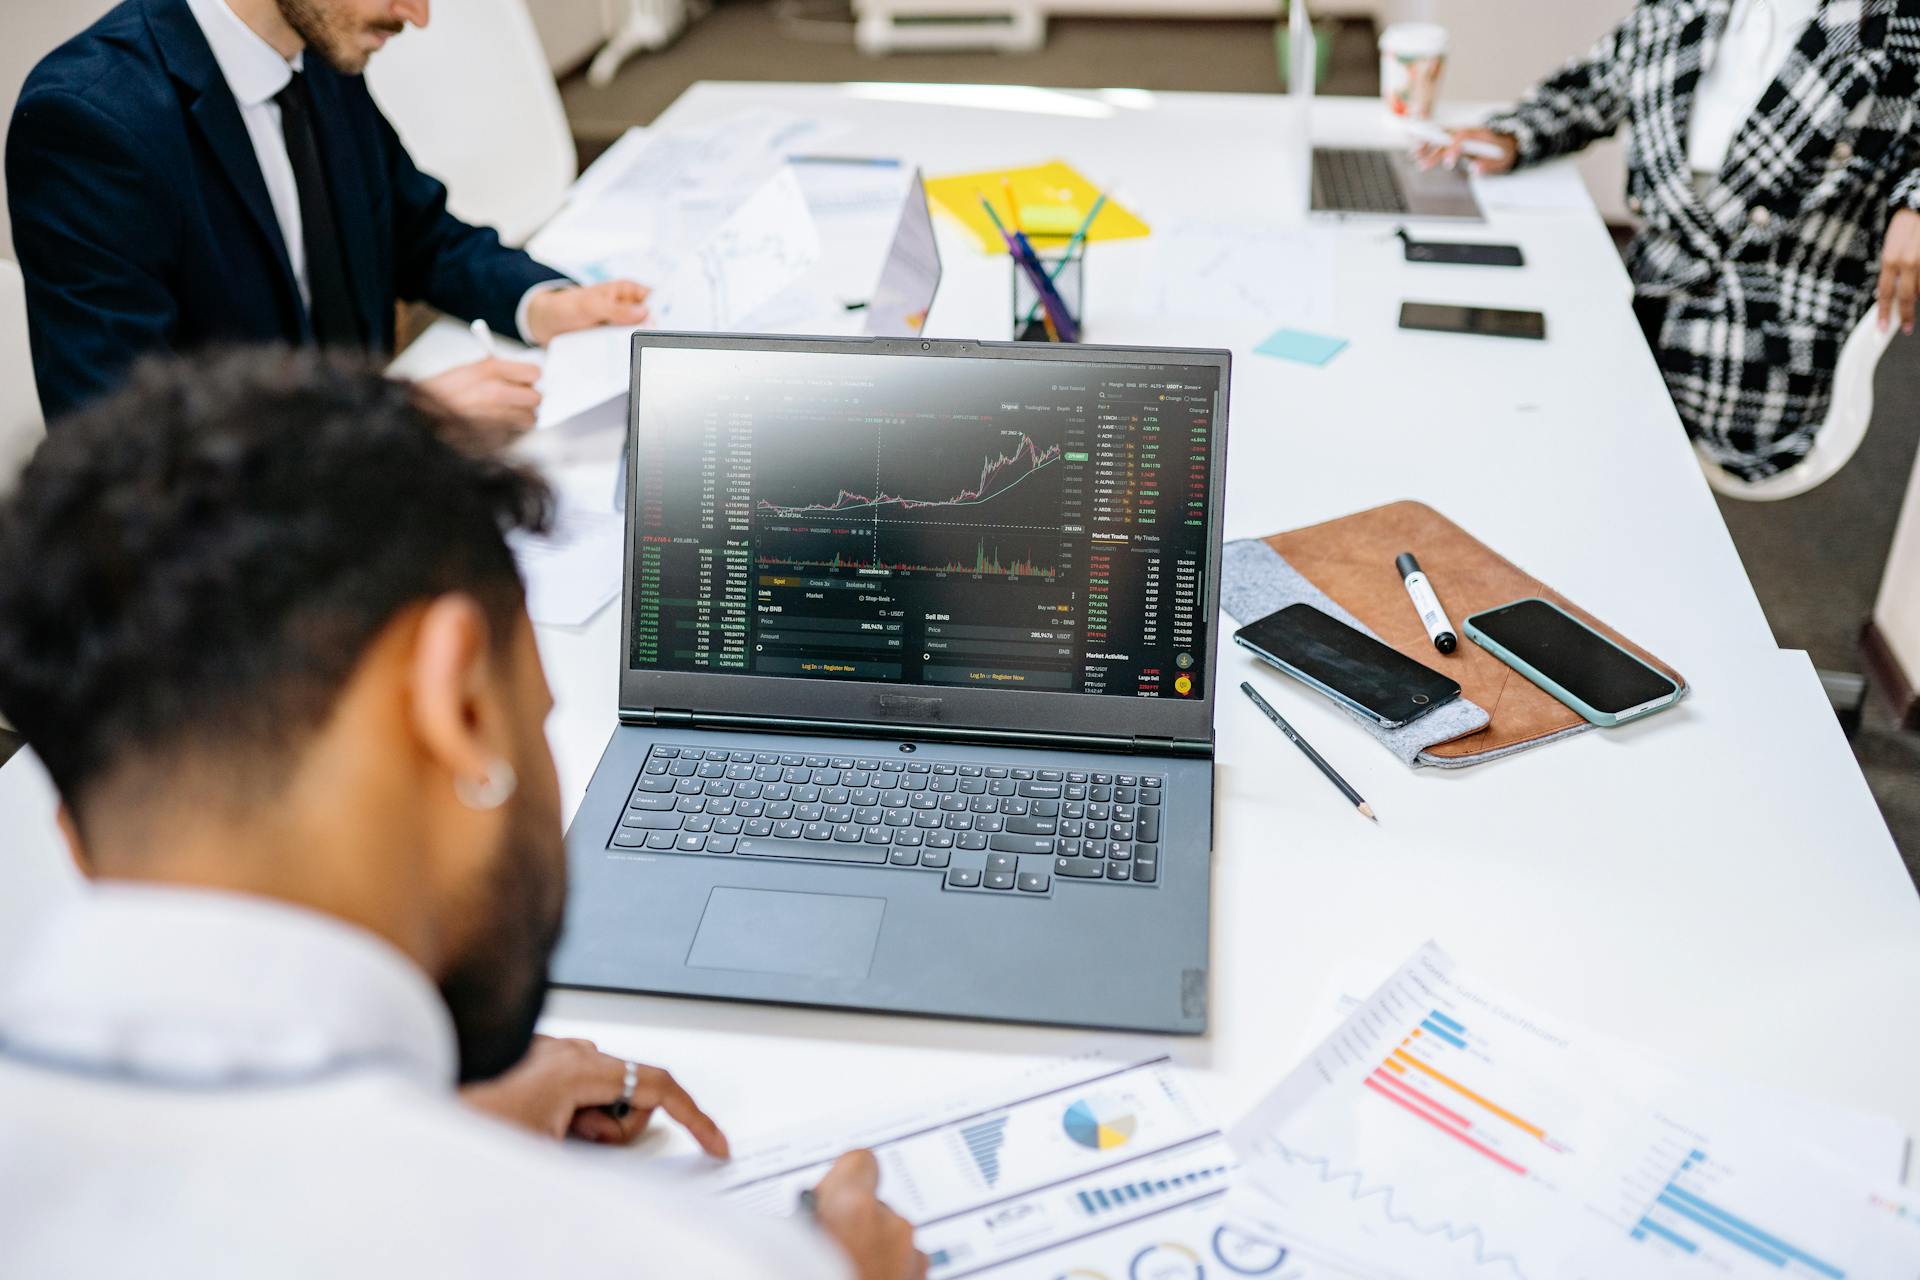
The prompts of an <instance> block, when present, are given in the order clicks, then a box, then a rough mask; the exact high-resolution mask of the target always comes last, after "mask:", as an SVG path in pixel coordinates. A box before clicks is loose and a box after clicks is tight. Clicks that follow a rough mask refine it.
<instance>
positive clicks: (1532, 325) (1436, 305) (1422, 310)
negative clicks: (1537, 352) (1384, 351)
mask: <svg viewBox="0 0 1920 1280" xmlns="http://www.w3.org/2000/svg"><path fill="white" fill-rule="evenodd" d="M1400 327H1401V328H1402V329H1427V330H1431V331H1433V332H1435V333H1466V334H1472V335H1473V336H1474V337H1478V338H1533V339H1535V340H1538V339H1541V338H1545V337H1546V336H1547V318H1546V316H1544V315H1542V314H1541V313H1540V312H1538V311H1508V310H1506V309H1505V308H1503V307H1462V306H1456V305H1454V304H1452V303H1447V302H1403V303H1401V304H1400Z"/></svg>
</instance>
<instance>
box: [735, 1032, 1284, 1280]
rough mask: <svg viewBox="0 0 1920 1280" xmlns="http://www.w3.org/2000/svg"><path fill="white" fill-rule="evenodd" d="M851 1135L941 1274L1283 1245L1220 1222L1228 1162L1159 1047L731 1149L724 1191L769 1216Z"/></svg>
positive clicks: (1023, 1274)
mask: <svg viewBox="0 0 1920 1280" xmlns="http://www.w3.org/2000/svg"><path fill="white" fill-rule="evenodd" d="M850 1144H861V1145H866V1146H868V1147H870V1148H871V1149H872V1150H873V1152H874V1154H875V1156H876V1157H877V1159H878V1160H879V1163H880V1170H881V1175H880V1190H881V1194H882V1195H883V1196H884V1197H885V1198H886V1199H887V1201H888V1203H889V1204H891V1205H892V1206H893V1207H894V1208H895V1209H896V1210H897V1211H899V1212H900V1213H901V1214H902V1215H904V1216H905V1217H907V1218H908V1219H909V1220H910V1221H912V1222H913V1223H914V1225H915V1228H916V1233H915V1236H916V1243H918V1245H919V1247H920V1248H921V1250H923V1251H924V1252H925V1253H926V1254H927V1256H928V1259H929V1274H930V1275H931V1276H933V1277H935V1278H936V1280H958V1278H959V1277H963V1276H977V1275H992V1276H993V1277H995V1280H1056V1278H1057V1277H1060V1276H1082V1277H1084V1276H1104V1277H1108V1278H1109V1280H1118V1277H1122V1276H1125V1277H1129V1278H1130V1280H1131V1278H1133V1277H1138V1280H1173V1278H1174V1277H1193V1278H1194V1280H1199V1277H1202V1276H1205V1275H1218V1274H1221V1273H1222V1272H1221V1270H1220V1269H1221V1268H1224V1269H1225V1271H1224V1274H1227V1275H1265V1274H1269V1273H1270V1272H1276V1271H1277V1269H1278V1268H1279V1266H1280V1263H1281V1260H1282V1259H1283V1258H1284V1257H1285V1250H1284V1249H1283V1248H1277V1247H1275V1246H1273V1245H1271V1244H1266V1243H1262V1242H1259V1241H1254V1240H1250V1239H1247V1238H1245V1237H1243V1236H1242V1235H1240V1234H1239V1233H1237V1232H1234V1231H1232V1230H1230V1229H1229V1228H1227V1226H1226V1225H1225V1224H1224V1222H1223V1220H1222V1218H1221V1206H1222V1203H1223V1201H1224V1198H1225V1194H1226V1190H1227V1187H1228V1185H1229V1182H1230V1180H1231V1177H1232V1172H1233V1162H1232V1159H1231V1157H1230V1156H1229V1154H1228V1152H1227V1148H1226V1142H1225V1139H1224V1138H1223V1137H1222V1136H1221V1134H1220V1131H1219V1130H1218V1129H1216V1128H1215V1127H1214V1126H1213V1125H1212V1124H1211V1122H1209V1121H1208V1120H1207V1119H1206V1118H1205V1116H1204V1115H1203V1114H1202V1113H1201V1112H1200V1111H1199V1110H1198V1109H1197V1108H1196V1107H1195V1106H1194V1104H1193V1103H1192V1102H1191V1101H1190V1100H1189V1099H1188V1097H1187V1095H1186V1093H1185V1088H1184V1086H1183V1085H1182V1083H1181V1081H1180V1078H1179V1076H1178V1075H1177V1074H1176V1073H1175V1072H1174V1070H1173V1068H1172V1064H1171V1063H1170V1062H1169V1061H1168V1060H1167V1059H1165V1058H1149V1059H1145V1060H1132V1061H1124V1060H1123V1061H1116V1060H1114V1059H1111V1058H1106V1057H1094V1058H1090V1059H1087V1060H1082V1061H1078V1062H1073V1061H1069V1062H1066V1063H1061V1064H1056V1065H1053V1066H1050V1067H1048V1068H1044V1069H1042V1070H1039V1071H1037V1072H1035V1073H1034V1074H1033V1075H1032V1076H1030V1077H1026V1078H1023V1079H1022V1080H1019V1081H1015V1082H1009V1084H1007V1085H1005V1086H1002V1087H999V1088H997V1089H993V1090H983V1091H981V1092H980V1093H979V1094H977V1095H975V1096H972V1097H969V1098H964V1099H953V1100H949V1102H948V1104H946V1105H945V1106H943V1107H934V1108H929V1109H927V1110H925V1111H922V1112H911V1113H903V1114H901V1115H899V1116H895V1117H890V1118H887V1117H882V1118H873V1119H869V1120H868V1121H866V1124H865V1127H864V1128H863V1129H861V1130H859V1131H856V1132H852V1133H850V1132H848V1130H847V1129H846V1128H845V1127H844V1126H842V1127H839V1128H837V1129H834V1130H832V1131H827V1130H823V1131H822V1133H821V1134H820V1135H819V1136H818V1137H817V1138H814V1137H803V1138H801V1139H797V1140H789V1141H787V1142H784V1143H777V1144H774V1145H773V1146H772V1147H770V1148H769V1149H768V1150H767V1151H765V1152H750V1153H747V1154H744V1155H736V1157H735V1158H734V1161H733V1165H732V1168H731V1169H730V1170H729V1173H728V1183H729V1188H730V1189H729V1192H728V1194H729V1195H730V1196H732V1197H733V1198H735V1199H736V1200H738V1201H740V1202H741V1203H743V1204H746V1205H749V1206H752V1207H756V1208H759V1209H761V1210H763V1211H766V1212H770V1213H785V1212H791V1209H792V1206H793V1204H794V1200H795V1197H796V1196H797V1194H798V1192H799V1191H800V1190H801V1189H802V1188H804V1187H809V1186H812V1185H813V1184H814V1182H816V1181H818V1179H819V1177H820V1175H821V1173H823V1172H824V1171H825V1169H826V1165H827V1161H828V1160H829V1159H831V1157H832V1156H834V1155H837V1154H838V1153H839V1152H840V1151H841V1150H843V1149H845V1147H847V1146H848V1145H850Z"/></svg>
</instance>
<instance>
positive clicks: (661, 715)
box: [620, 707, 695, 726]
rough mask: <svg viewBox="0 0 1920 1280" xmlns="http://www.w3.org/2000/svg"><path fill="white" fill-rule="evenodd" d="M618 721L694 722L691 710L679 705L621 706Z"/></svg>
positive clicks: (673, 723) (644, 723) (623, 722)
mask: <svg viewBox="0 0 1920 1280" xmlns="http://www.w3.org/2000/svg"><path fill="white" fill-rule="evenodd" d="M620 723H621V724H633V725H659V726H671V725H690V724H693V723H695V720H694V715H693V712H691V711H687V710H684V709H682V708H680V707H622V708H621V709H620Z"/></svg>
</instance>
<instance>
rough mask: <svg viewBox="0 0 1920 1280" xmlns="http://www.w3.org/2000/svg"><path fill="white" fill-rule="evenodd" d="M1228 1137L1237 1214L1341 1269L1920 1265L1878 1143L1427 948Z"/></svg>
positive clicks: (1845, 1271) (1552, 1277) (1812, 1270)
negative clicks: (1668, 1059) (1696, 1070)
mask: <svg viewBox="0 0 1920 1280" xmlns="http://www.w3.org/2000/svg"><path fill="white" fill-rule="evenodd" d="M1854 1132H1855V1133H1858V1132H1859V1130H1858V1129H1857V1128H1855V1130H1854ZM1230 1137H1231V1142H1232V1145H1233V1148H1234V1150H1235V1152H1236V1153H1237V1154H1238V1155H1239V1156H1240V1158H1241V1162H1242V1169H1241V1175H1240V1179H1239V1182H1238V1183H1237V1185H1236V1189H1235V1192H1234V1194H1233V1197H1232V1200H1231V1204H1230V1206H1229V1217H1230V1220H1231V1221H1232V1222H1233V1223H1234V1224H1235V1225H1236V1226H1237V1227H1238V1228H1239V1229H1241V1230H1242V1231H1244V1232H1246V1233H1247V1234H1249V1235H1250V1236H1252V1237H1254V1238H1257V1239H1261V1240H1266V1241H1268V1242H1270V1243H1272V1244H1275V1245H1278V1246H1285V1247H1287V1248H1288V1249H1290V1250H1291V1251H1292V1252H1293V1255H1294V1256H1295V1257H1296V1258H1302V1259H1305V1260H1307V1261H1308V1262H1311V1263H1314V1264H1317V1265H1318V1266H1320V1267H1322V1268H1324V1269H1325V1270H1326V1272H1327V1273H1328V1274H1337V1275H1354V1276H1368V1277H1408V1278H1410V1280H1411V1278H1413V1277H1419V1278H1420V1280H1429V1278H1432V1277H1483V1276H1500V1277H1519V1278H1520V1280H1614V1278H1618V1277H1625V1276H1632V1277H1666V1276H1673V1277H1687V1276H1694V1275H1699V1276H1703V1277H1705V1276H1713V1277H1725V1276H1746V1275H1752V1276H1763V1275H1764V1276H1779V1275H1781V1274H1783V1273H1784V1274H1787V1275H1793V1276H1821V1277H1828V1278H1829V1280H1842V1278H1843V1277H1857V1278H1860V1280H1880V1278H1883V1277H1884V1278H1885V1280H1896V1278H1898V1280H1911V1278H1912V1277H1913V1276H1914V1275H1915V1274H1916V1260H1917V1259H1920V1219H1917V1218H1916V1217H1915V1216H1914V1208H1913V1206H1912V1204H1911V1202H1910V1201H1909V1199H1908V1198H1907V1197H1906V1195H1905V1193H1904V1192H1902V1191H1900V1190H1899V1189H1898V1188H1895V1187H1891V1186H1888V1185H1884V1184H1883V1183H1882V1182H1881V1181H1880V1180H1881V1179H1883V1178H1886V1177H1888V1176H1889V1174H1891V1173H1892V1172H1894V1171H1893V1170H1888V1169H1884V1168H1878V1167H1876V1168H1874V1169H1863V1168H1861V1167H1860V1164H1861V1162H1862V1160H1861V1156H1860V1154H1859V1153H1860V1152H1861V1151H1862V1150H1863V1149H1866V1148H1868V1147H1870V1146H1872V1145H1873V1144H1862V1143H1860V1142H1858V1141H1857V1140H1851V1139H1850V1140H1848V1141H1846V1142H1841V1141H1826V1140H1825V1139H1824V1138H1821V1137H1820V1130H1819V1129H1818V1128H1817V1127H1816V1126H1815V1125H1814V1124H1812V1123H1809V1121H1808V1119H1807V1116H1806V1114H1795V1110H1794V1109H1793V1108H1792V1107H1791V1104H1788V1103H1785V1102H1784V1101H1783V1100H1782V1099H1780V1098H1778V1097H1776V1096H1770V1095H1764V1094H1761V1093H1760V1092H1759V1091H1755V1090H1750V1089H1743V1088H1741V1087H1740V1086H1738V1085H1730V1084H1728V1083H1726V1082H1723V1081H1719V1080H1715V1081H1713V1082H1711V1083H1709V1082H1706V1081H1703V1080H1698V1079H1694V1078H1691V1077H1689V1076H1687V1075H1686V1074H1685V1073H1682V1072H1680V1071H1678V1070H1676V1069H1675V1068H1673V1067H1672V1066H1671V1065H1670V1064H1667V1063H1664V1062H1662V1061H1660V1060H1659V1059H1656V1058H1653V1057H1651V1056H1648V1055H1645V1054H1641V1053H1639V1052H1637V1051H1635V1050H1632V1049H1630V1048H1628V1047H1627V1046H1624V1045H1621V1044H1618V1043H1616V1042H1613V1041H1610V1040H1607V1039H1605V1038H1604V1037H1601V1036H1598V1035H1595V1034H1591V1033H1587V1032H1583V1031H1579V1030H1577V1029H1574V1028H1572V1027H1569V1026H1566V1025H1563V1024H1561V1023H1559V1022H1558V1021H1557V1020H1555V1019H1552V1018H1549V1017H1546V1016H1544V1015H1540V1014H1537V1013H1533V1012H1529V1011H1527V1010H1525V1009H1523V1008H1522V1007H1521V1006H1520V1005H1519V1004H1518V1003H1516V1002H1515V1001H1512V1000H1510V999H1508V998H1505V997H1503V996H1500V995H1498V994H1496V993H1494V992H1492V991H1490V990H1489V989H1487V988H1486V987H1484V986H1481V985H1480V984H1478V983H1476V982H1474V981H1472V980H1470V979H1468V978H1466V977H1465V976H1463V975H1460V974H1458V973H1457V972H1456V971H1455V969H1454V966H1453V964H1452V962H1451V961H1450V960H1448V958H1447V957H1446V956H1445V954H1444V953H1442V952H1441V951H1440V950H1439V949H1438V948H1437V947H1434V946H1432V945H1431V944H1429V945H1428V946H1427V947H1425V948H1423V949H1422V950H1421V951H1420V952H1419V953H1418V954H1416V955H1415V956H1414V957H1413V959H1411V960H1410V961H1408V963H1407V964H1406V965H1405V966H1403V967H1402V968H1401V969H1400V971H1399V972H1398V973H1396V974H1395V975H1394V976H1393V977H1392V978H1391V979H1390V980H1389V981H1388V982H1387V983H1386V984H1385V985H1383V986H1382V987H1381V988H1380V989H1379V990H1378V991H1376V992H1374V994H1373V995H1372V996H1371V997H1370V998H1369V999H1368V1000H1366V1001H1365V1002H1364V1003H1363V1004H1362V1005H1360V1007H1359V1008H1358V1009H1356V1010H1355V1011H1354V1012H1353V1013H1352V1014H1351V1015H1350V1016H1349V1017H1348V1018H1347V1019H1346V1020H1345V1021H1344V1022H1343V1023H1342V1024H1341V1025H1340V1027H1339V1028H1338V1029H1337V1030H1335V1031H1334V1033H1333V1034H1332V1035H1330V1036H1328V1037H1327V1038H1326V1040H1325V1041H1323V1042H1322V1043H1321V1044H1320V1046H1319V1047H1318V1048H1317V1049H1315V1050H1314V1052H1313V1053H1312V1054H1310V1055H1309V1056H1308V1058H1307V1059H1306V1061H1305V1062H1303V1063H1302V1064H1301V1065H1300V1066H1299V1067H1297V1068H1296V1069H1295V1070H1294V1071H1293V1072H1292V1073H1291V1074H1290V1075H1288V1076H1287V1077H1286V1079H1285V1080H1283V1081H1282V1082H1281V1083H1280V1085H1279V1086H1278V1087H1277V1088H1275V1090H1274V1091H1273V1092H1272V1093H1271V1094H1269V1095H1268V1097H1267V1098H1266V1099H1265V1100H1264V1101H1263V1102H1261V1103H1260V1104H1259V1105H1258V1106H1257V1107H1256V1108H1255V1109H1254V1111H1253V1112H1252V1113H1251V1114H1249V1115H1248V1116H1247V1117H1246V1119H1244V1120H1243V1121H1241V1122H1240V1123H1239V1124H1238V1125H1236V1126H1235V1127H1234V1129H1233V1131H1232V1134H1231V1135H1230ZM1880 1146H1881V1147H1882V1149H1883V1150H1884V1149H1885V1147H1886V1144H1880ZM1902 1210H1905V1215H1904V1216H1903V1213H1902Z"/></svg>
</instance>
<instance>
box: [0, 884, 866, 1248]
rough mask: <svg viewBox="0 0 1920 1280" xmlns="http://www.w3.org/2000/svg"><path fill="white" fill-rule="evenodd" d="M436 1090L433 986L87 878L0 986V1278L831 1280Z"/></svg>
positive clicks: (201, 901)
mask: <svg viewBox="0 0 1920 1280" xmlns="http://www.w3.org/2000/svg"><path fill="white" fill-rule="evenodd" d="M454 1074H455V1045H454V1035H453V1026H452V1023H451V1020H450V1019H449V1016H448V1014H447V1010H446V1007H445V1005H444V1004H443V1003H442V1002H441V1000H440V997H439V993H438V992H437V991H436V990H435V989H434V988H433V986H432V985H431V984H430V983H429V982H428V980H427V979H426V977H425V975H424V974H422V973H421V972H420V971H419V970H418V969H417V968H416V967H415V966H414V965H413V964H412V962H411V961H409V960H408V959H407V958H406V957H405V956H404V955H402V954H401V953H400V952H398V951H396V950H395V949H393V948H392V947H390V946H389V945H387V944H386V943H385V942H384V941H382V940H380V939H378V938H376V937H374V936H373V935H371V934H368V933H365V932H363V931H361V930H359V929H357V928H354V927H351V926H349V925H346V924H344V923H342V922H340V921H338V920H335V919H333V918H332V917H328V916H322V915H318V914H315V913H312V912H308V911H304V910H301V909H298V908H295V907H291V906H288V905H285V904H279V903H274V902H271V901H268V900H266V899H260V898H250V897H244V896H240V895H231V894H220V893H211V892H199V891H193V890H183V889H173V888H162V887H151V886H148V887H141V886H131V885H103V886H99V887H94V888H90V889H88V890H87V891H86V892H85V893H84V894H82V895H81V896H80V898H79V899H78V900H77V901H76V902H74V903H73V904H72V905H70V906H69V907H67V908H65V909H63V911H62V912H61V913H60V914H59V915H58V916H57V917H56V918H55V919H54V920H52V921H51V922H49V925H48V927H47V928H46V930H45V931H44V933H43V934H42V936H41V937H40V939H39V940H38V942H37V943H36V944H35V945H34V946H33V948H31V949H30V950H29V952H28V954H27V957H26V960H25V963H24V964H22V965H21V966H20V967H19V969H18V971H17V972H16V973H15V974H14V975H13V976H12V977H11V978H10V979H8V980H6V983H5V985H0V1275H4V1276H22V1277H25V1276H33V1277H36V1280H42V1278H50V1280H57V1278H61V1277H97V1276H131V1275H150V1276H187V1275H191V1276H194V1277H196V1278H200V1277H208V1278H224V1277H233V1278H234V1280H239V1278H241V1277H245V1278H246V1280H258V1278H259V1277H262V1276H273V1277H295V1278H304V1277H315V1278H316V1280H317V1278H318V1277H328V1278H329V1280H333V1278H336V1277H341V1276H352V1277H355V1280H363V1278H370V1280H383V1278H386V1277H393V1278H395V1280H398V1278H400V1277H405V1278H406V1280H418V1278H419V1277H424V1276H459V1277H493V1276H499V1277H513V1280H534V1278H537V1277H546V1276H559V1277H566V1278H567V1280H588V1278H590V1277H599V1276H620V1277H672V1278H673V1280H687V1278H690V1277H707V1276H716V1277H760V1276H765V1277H776V1276H777V1277H781V1278H782V1280H788V1278H792V1280H816V1278H818V1280H826V1278H827V1277H844V1275H845V1274H846V1268H845V1265H844V1263H843V1261H842V1260H841V1258H840V1255H839V1253H838V1251H837V1250H834V1249H833V1248H831V1247H830V1245H829V1244H828V1243H827V1242H826V1241H825V1239H824V1237H822V1236H820V1235H819V1234H818V1233H817V1232H815V1231H814V1230H812V1229H810V1228H806V1227H803V1226H800V1225H797V1224H793V1223H788V1222H781V1221H775V1220H769V1219H761V1218H755V1217H747V1216H742V1215H740V1214H737V1213H735V1212H732V1211H730V1210H729V1209H727V1208H726V1207H725V1206H722V1205H719V1204H716V1203H714V1202H712V1201H710V1200H705V1199H701V1198H697V1197H695V1196H692V1195H691V1194H689V1193H688V1192H686V1191H684V1190H682V1189H680V1188H677V1187H675V1186H672V1185H670V1184H668V1183H666V1182H665V1181H664V1180H663V1179H657V1178H655V1177H652V1176H648V1175H646V1174H645V1173H643V1172H637V1171H633V1170H631V1167H630V1166H631V1164H632V1163H633V1162H632V1161H631V1160H630V1159H622V1158H618V1157H616V1156H610V1155H608V1154H606V1153H594V1152H591V1151H580V1150H577V1149H576V1150H572V1151H570V1150H568V1149H567V1148H564V1147H563V1146H562V1145H561V1144H559V1143H554V1142H545V1141H541V1140H539V1139H536V1138H534V1137H532V1136H531V1135H527V1134H523V1133H521V1132H520V1131H518V1130H516V1129H512V1128H510V1127H508V1126H507V1125H506V1124H504V1123H502V1122H498V1121H495V1120H491V1119H489V1118H487V1117H484V1116H481V1115H479V1114H478V1113H476V1112H473V1111H470V1110H469V1109H467V1108H466V1107H464V1106H463V1105H461V1104H460V1103H459V1102H458V1101H457V1099H456V1096H455V1094H454V1092H453V1082H454ZM595 1154H598V1155H599V1156H600V1159H598V1160H594V1159H592V1158H591V1157H592V1156H593V1155H595Z"/></svg>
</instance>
